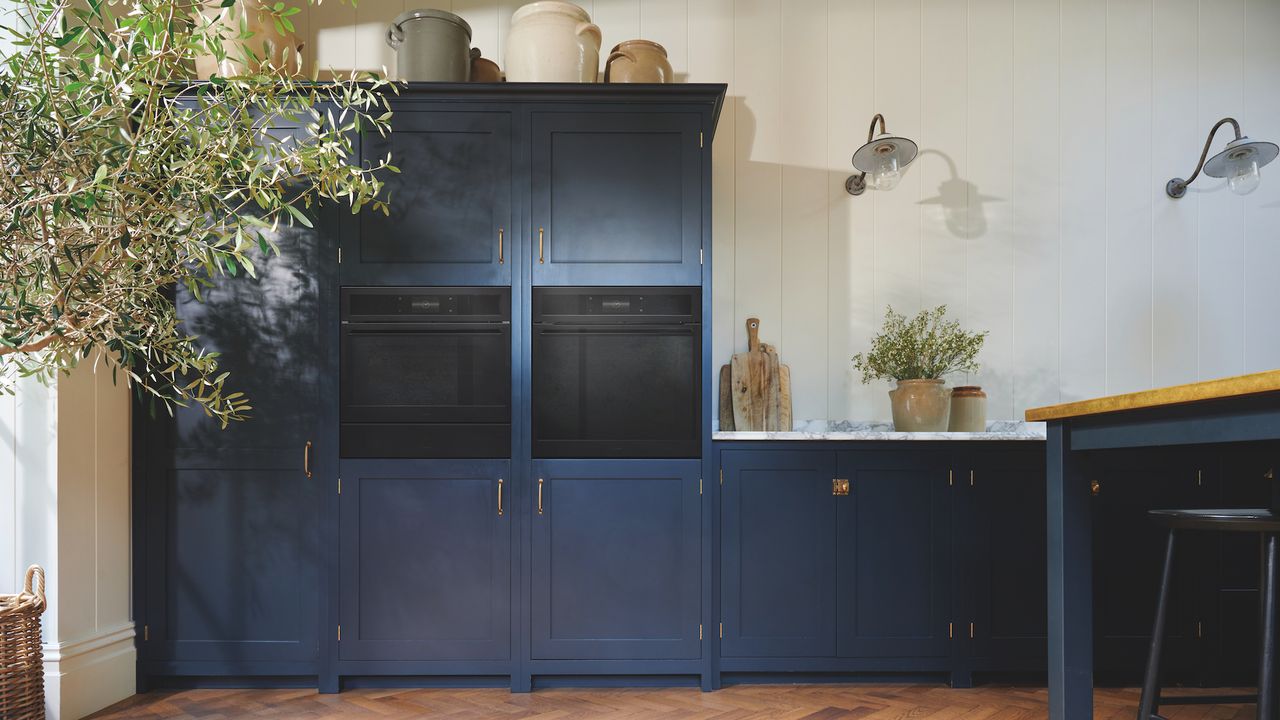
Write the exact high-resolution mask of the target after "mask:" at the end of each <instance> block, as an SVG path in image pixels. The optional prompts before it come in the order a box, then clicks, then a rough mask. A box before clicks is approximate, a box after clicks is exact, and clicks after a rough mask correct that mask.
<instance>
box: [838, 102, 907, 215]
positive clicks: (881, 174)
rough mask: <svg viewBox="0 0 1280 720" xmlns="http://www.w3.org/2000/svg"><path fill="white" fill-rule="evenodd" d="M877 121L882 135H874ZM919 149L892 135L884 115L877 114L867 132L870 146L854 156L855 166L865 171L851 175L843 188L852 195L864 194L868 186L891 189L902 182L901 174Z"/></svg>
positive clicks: (902, 138)
mask: <svg viewBox="0 0 1280 720" xmlns="http://www.w3.org/2000/svg"><path fill="white" fill-rule="evenodd" d="M877 122H878V123H880V135H879V136H877V135H876V134H875V132H876V123H877ZM918 150H919V148H918V147H916V144H915V143H914V142H912V141H911V140H908V139H907V138H904V137H896V136H893V135H890V134H889V133H888V131H886V130H885V128H884V115H881V114H880V113H876V116H875V117H873V118H871V127H870V128H868V129H867V144H866V145H863V146H862V147H860V148H858V151H857V152H855V153H854V154H853V167H854V169H856V170H861V171H862V172H860V173H858V174H857V175H850V176H849V179H848V180H845V181H844V189H845V190H847V191H848V192H849V194H850V195H861V194H862V192H863V191H864V190H866V189H867V186H868V185H870V186H871V187H872V189H875V190H892V189H893V188H894V186H896V185H897V184H898V181H899V180H901V179H902V172H903V171H904V170H906V169H907V166H908V165H910V164H911V161H912V160H915V159H916V153H917V152H918ZM867 175H870V176H871V178H870V179H868V178H867Z"/></svg>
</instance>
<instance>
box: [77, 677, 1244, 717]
mask: <svg viewBox="0 0 1280 720" xmlns="http://www.w3.org/2000/svg"><path fill="white" fill-rule="evenodd" d="M1095 697H1096V701H1095V712H1094V718H1095V720H1121V719H1127V718H1133V717H1134V716H1135V715H1136V713H1137V706H1138V692H1137V690H1099V691H1098V692H1097V694H1096V696H1095ZM1047 700H1048V694H1047V692H1046V691H1045V690H1044V689H1043V688H1011V687H992V686H984V687H980V688H975V689H971V690H953V689H951V688H948V687H945V686H941V685H738V686H733V687H727V688H725V689H723V690H719V691H717V692H714V693H703V692H700V691H699V690H697V689H695V688H625V689H575V690H564V689H548V690H539V691H537V692H534V693H529V694H514V695H513V694H511V693H510V692H508V691H507V690H505V689H483V690H477V689H459V690H454V689H448V690H442V689H411V690H370V689H360V690H348V691H345V692H343V693H340V694H337V695H320V694H318V693H316V691H315V690H180V691H173V690H170V691H156V692H152V693H148V694H145V695H136V696H134V697H133V698H130V699H128V700H125V701H123V702H121V703H118V704H116V705H114V706H112V707H110V708H107V709H106V710H103V711H102V712H100V713H97V714H95V715H93V716H92V718H93V719H94V720H125V719H126V718H127V719H128V720H148V719H156V720H158V719H160V718H164V719H165V720H181V719H182V718H200V719H201V720H223V719H230V718H300V719H305V720H314V719H316V718H378V719H379V720H400V719H407V718H440V719H442V720H481V719H484V720H488V719H490V718H493V719H496V720H516V719H517V718H519V719H521V720H525V719H533V720H578V719H587V718H591V719H595V718H602V719H605V720H686V719H689V720H693V719H697V720H755V719H757V718H758V719H760V720H766V719H767V720H853V719H855V718H856V719H858V720H908V719H909V720H919V719H922V718H927V719H928V720H1032V719H1033V718H1043V717H1045V716H1046V715H1047V710H1046V707H1047V706H1046V702H1047ZM1161 711H1162V713H1163V714H1164V715H1165V716H1166V717H1168V718H1169V720H1208V719H1212V720H1246V719H1248V718H1253V717H1254V709H1253V706H1249V705H1243V706H1242V705H1230V706H1228V705H1182V706H1169V707H1165V708H1161Z"/></svg>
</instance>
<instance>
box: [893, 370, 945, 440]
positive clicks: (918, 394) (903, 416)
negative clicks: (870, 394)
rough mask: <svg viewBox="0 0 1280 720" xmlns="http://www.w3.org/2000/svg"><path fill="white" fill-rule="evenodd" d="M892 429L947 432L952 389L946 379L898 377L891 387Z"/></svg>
mask: <svg viewBox="0 0 1280 720" xmlns="http://www.w3.org/2000/svg"><path fill="white" fill-rule="evenodd" d="M889 400H890V402H891V404H892V406H893V429H894V430H897V431H899V432H946V430H947V420H948V418H949V416H950V415H951V393H949V392H947V385H946V382H945V381H943V380H899V381H898V387H897V388H895V389H893V390H890V391H889Z"/></svg>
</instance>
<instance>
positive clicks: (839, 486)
mask: <svg viewBox="0 0 1280 720" xmlns="http://www.w3.org/2000/svg"><path fill="white" fill-rule="evenodd" d="M831 494H832V495H848V494H849V479H848V478H835V479H833V480H832V481H831Z"/></svg>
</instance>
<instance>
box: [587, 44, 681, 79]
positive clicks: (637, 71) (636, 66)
mask: <svg viewBox="0 0 1280 720" xmlns="http://www.w3.org/2000/svg"><path fill="white" fill-rule="evenodd" d="M671 80H672V76H671V62H670V61H669V60H667V49H666V48H664V47H662V46H661V45H659V44H658V43H656V42H653V41H652V40H627V41H625V42H620V43H618V44H617V45H615V46H614V47H613V50H611V51H609V59H607V60H605V63H604V81H605V82H607V83H669V82H671Z"/></svg>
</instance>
